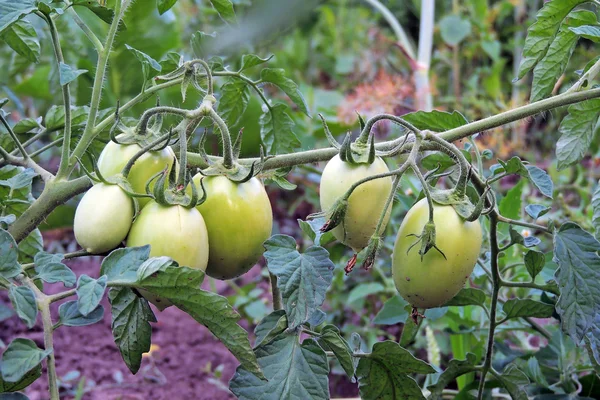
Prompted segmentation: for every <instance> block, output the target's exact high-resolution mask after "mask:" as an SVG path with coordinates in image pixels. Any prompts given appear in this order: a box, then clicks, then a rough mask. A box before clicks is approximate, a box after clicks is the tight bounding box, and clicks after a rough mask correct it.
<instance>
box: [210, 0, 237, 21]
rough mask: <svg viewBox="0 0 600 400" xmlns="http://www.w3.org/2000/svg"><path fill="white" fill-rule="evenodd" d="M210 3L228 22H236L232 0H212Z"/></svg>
mask: <svg viewBox="0 0 600 400" xmlns="http://www.w3.org/2000/svg"><path fill="white" fill-rule="evenodd" d="M210 4H212V6H213V7H214V8H215V10H217V12H218V13H219V15H220V16H221V18H223V19H224V20H225V21H226V22H235V11H234V10H233V3H232V2H231V0H210Z"/></svg>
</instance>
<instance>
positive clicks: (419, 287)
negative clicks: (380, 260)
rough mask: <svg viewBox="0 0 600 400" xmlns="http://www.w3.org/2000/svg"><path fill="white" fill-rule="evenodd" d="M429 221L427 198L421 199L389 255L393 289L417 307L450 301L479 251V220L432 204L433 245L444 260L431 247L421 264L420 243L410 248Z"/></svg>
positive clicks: (460, 287)
mask: <svg viewBox="0 0 600 400" xmlns="http://www.w3.org/2000/svg"><path fill="white" fill-rule="evenodd" d="M428 221H429V207H428V205H427V199H422V200H420V201H419V202H417V203H416V204H415V205H414V206H413V207H412V208H411V209H410V210H409V211H408V213H407V214H406V216H405V217H404V220H403V221H402V225H401V226H400V230H399V231H398V235H397V236H396V243H395V245H394V252H393V255H392V275H393V277H394V283H395V284H396V288H397V289H398V292H400V295H401V296H402V297H403V298H404V299H405V300H406V301H407V302H409V303H410V304H411V305H412V306H414V307H417V308H432V307H439V306H441V305H443V304H445V303H447V302H448V301H449V300H450V299H451V298H453V297H454V296H455V295H456V294H457V293H458V292H459V291H460V289H462V287H463V285H464V283H465V281H466V280H467V279H468V278H469V275H471V272H473V268H474V267H475V263H476V262H477V258H478V257H479V252H480V251H481V242H482V233H481V224H480V223H479V221H474V222H468V221H465V220H463V219H462V218H461V217H460V216H459V215H458V214H457V213H456V211H455V210H454V208H453V207H452V206H446V205H438V204H435V203H434V207H433V221H434V223H435V230H436V240H435V244H436V245H437V247H438V248H439V249H440V250H441V251H442V252H443V253H444V255H445V256H446V258H444V255H442V254H441V253H440V252H439V251H437V250H436V249H435V248H432V249H430V250H429V251H428V252H427V254H425V256H423V260H422V261H421V255H420V254H419V250H420V248H421V243H420V242H419V243H417V244H416V245H415V246H413V247H412V248H411V245H412V244H413V243H415V242H416V241H417V240H418V238H416V237H415V236H412V235H421V233H422V231H423V227H424V226H425V224H426V223H427V222H428ZM409 248H410V250H409Z"/></svg>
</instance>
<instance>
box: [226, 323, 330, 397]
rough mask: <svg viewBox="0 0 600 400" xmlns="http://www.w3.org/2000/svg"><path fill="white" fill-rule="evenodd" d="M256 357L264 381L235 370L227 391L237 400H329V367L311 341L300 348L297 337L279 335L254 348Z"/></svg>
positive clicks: (248, 373) (321, 350)
mask: <svg viewBox="0 0 600 400" xmlns="http://www.w3.org/2000/svg"><path fill="white" fill-rule="evenodd" d="M256 357H257V359H258V363H259V364H260V367H261V368H262V370H263V371H264V373H265V377H266V378H267V380H260V379H259V378H257V377H256V376H255V375H253V374H252V373H250V372H248V371H247V370H246V369H245V368H244V367H243V366H239V367H238V368H237V370H236V372H235V375H234V376H233V378H231V381H230V382H229V389H230V390H231V391H232V392H233V394H235V395H236V396H237V397H238V399H240V400H254V399H257V398H261V397H262V398H265V396H266V397H267V398H270V399H293V398H298V399H312V400H329V387H328V379H327V374H328V373H329V363H328V361H327V356H326V355H325V352H324V351H323V349H321V348H320V347H319V346H318V345H317V344H316V343H315V342H314V341H313V340H311V339H308V340H305V341H304V342H303V343H302V344H301V343H300V341H299V340H298V336H297V335H295V334H293V335H286V334H285V333H282V334H280V335H278V336H277V337H275V338H274V339H273V340H272V341H270V342H269V343H266V344H264V345H261V346H258V347H257V348H256Z"/></svg>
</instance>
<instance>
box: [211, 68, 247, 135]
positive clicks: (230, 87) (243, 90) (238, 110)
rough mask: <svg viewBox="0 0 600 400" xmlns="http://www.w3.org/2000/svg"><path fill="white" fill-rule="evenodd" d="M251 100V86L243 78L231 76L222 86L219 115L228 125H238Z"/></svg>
mask: <svg viewBox="0 0 600 400" xmlns="http://www.w3.org/2000/svg"><path fill="white" fill-rule="evenodd" d="M249 101H250V87H249V86H248V85H247V84H246V82H244V81H242V80H241V79H234V78H230V79H229V80H227V81H226V82H225V83H224V84H223V86H221V98H220V99H219V104H218V107H219V109H218V110H219V115H220V116H221V118H223V120H225V121H226V122H227V125H229V126H234V125H237V123H238V121H239V120H240V118H241V117H242V115H243V114H244V112H245V111H246V107H247V106H248V102H249Z"/></svg>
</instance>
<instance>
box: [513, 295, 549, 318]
mask: <svg viewBox="0 0 600 400" xmlns="http://www.w3.org/2000/svg"><path fill="white" fill-rule="evenodd" d="M502 311H504V313H505V314H506V318H521V317H533V318H550V317H551V316H552V313H553V312H554V306H552V305H551V304H546V303H542V302H540V301H535V300H532V299H510V300H507V301H506V303H504V305H503V306H502Z"/></svg>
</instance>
